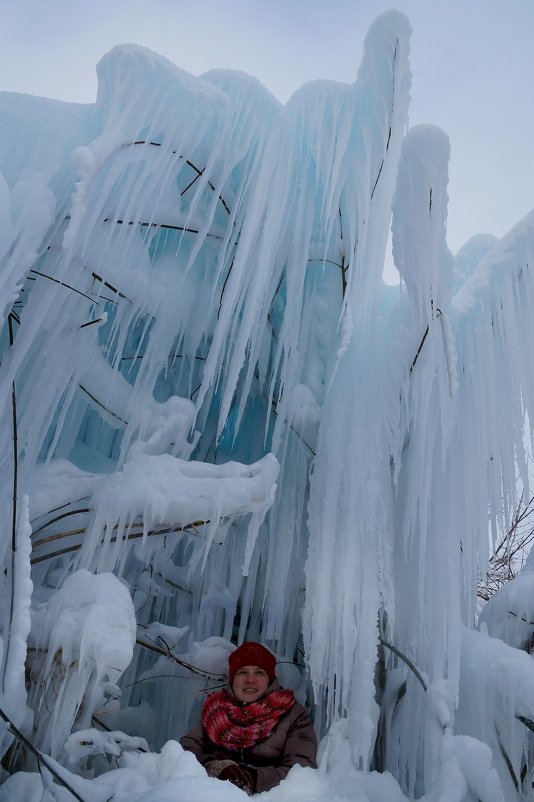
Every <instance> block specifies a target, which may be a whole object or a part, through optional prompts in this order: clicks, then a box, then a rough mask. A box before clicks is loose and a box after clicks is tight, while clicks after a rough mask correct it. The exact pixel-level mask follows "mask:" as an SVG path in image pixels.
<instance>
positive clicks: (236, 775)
mask: <svg viewBox="0 0 534 802" xmlns="http://www.w3.org/2000/svg"><path fill="white" fill-rule="evenodd" d="M254 775H255V771H254V769H251V768H249V767H248V766H245V765H244V764H243V763H233V764H232V765H230V766H226V768H224V769H223V770H222V771H221V773H220V774H219V780H229V781H230V782H231V783H233V785H237V787H238V788H241V789H242V790H243V791H246V793H247V794H249V795H250V794H252V793H254V788H255V786H256V778H255V776H254Z"/></svg>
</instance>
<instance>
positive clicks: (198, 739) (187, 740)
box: [180, 721, 217, 766]
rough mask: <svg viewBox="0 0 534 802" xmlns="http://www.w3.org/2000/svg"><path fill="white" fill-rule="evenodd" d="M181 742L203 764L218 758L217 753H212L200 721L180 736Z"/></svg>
mask: <svg viewBox="0 0 534 802" xmlns="http://www.w3.org/2000/svg"><path fill="white" fill-rule="evenodd" d="M180 744H181V745H182V746H183V748H184V749H186V750H187V751H188V752H192V753H193V754H194V755H195V756H196V759H197V760H198V762H199V763H202V765H203V766H204V764H205V763H209V761H210V760H216V759H217V758H216V756H215V755H213V754H210V750H209V746H208V744H209V741H208V738H207V737H206V733H205V732H204V727H203V726H202V722H200V721H199V722H198V723H197V724H195V726H194V727H193V729H191V730H189V732H188V733H186V734H185V735H183V736H182V737H181V738H180Z"/></svg>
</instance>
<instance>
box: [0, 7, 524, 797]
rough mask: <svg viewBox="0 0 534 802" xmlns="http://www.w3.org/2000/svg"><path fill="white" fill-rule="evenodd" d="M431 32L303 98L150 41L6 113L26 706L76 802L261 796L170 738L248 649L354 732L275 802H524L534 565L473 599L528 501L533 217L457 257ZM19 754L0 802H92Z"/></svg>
mask: <svg viewBox="0 0 534 802" xmlns="http://www.w3.org/2000/svg"><path fill="white" fill-rule="evenodd" d="M409 37H410V26H409V24H408V21H407V20H406V18H405V17H404V15H402V14H401V13H399V12H388V13H387V14H385V15H383V16H382V17H379V18H378V19H377V20H376V22H375V23H374V24H373V26H372V27H371V29H370V31H369V34H368V36H367V39H366V44H365V49H364V57H363V61H362V64H361V67H360V69H359V72H358V76H357V80H356V82H355V83H354V84H353V85H342V84H334V83H330V82H324V81H318V82H315V83H312V84H309V85H307V86H304V87H302V88H301V89H300V90H299V91H298V92H297V93H296V94H295V95H294V97H293V98H292V99H291V100H290V101H289V103H288V104H287V106H282V105H281V104H279V103H278V102H277V101H276V100H275V99H274V98H273V97H272V96H271V95H270V94H269V93H268V92H267V91H266V90H265V89H264V88H263V87H262V86H261V85H260V84H259V83H258V82H256V81H255V80H254V79H252V78H250V77H248V76H246V75H244V74H240V73H235V72H231V71H223V70H221V71H212V72H209V73H207V74H206V75H204V76H202V77H200V78H196V77H193V76H191V75H188V74H187V73H185V72H182V71H180V70H179V69H178V68H176V67H175V66H174V65H172V64H170V63H169V62H167V61H166V60H165V59H163V58H161V57H159V56H157V55H156V54H154V53H152V52H150V51H148V50H146V49H144V48H141V47H137V46H122V47H117V48H115V49H114V50H112V51H111V52H110V53H109V54H108V55H106V56H105V57H104V58H103V59H102V61H101V62H100V64H99V65H98V76H99V89H98V96H97V100H96V103H95V104H94V105H83V106H81V105H76V104H67V103H60V102H56V101H51V100H44V99H41V98H33V97H27V96H21V95H14V94H10V93H2V94H0V109H1V113H2V118H3V120H4V121H5V124H4V126H3V127H2V129H1V131H0V232H1V236H0V307H1V311H2V322H3V328H2V335H1V340H0V354H1V366H0V410H1V415H2V422H3V425H2V427H1V429H0V475H1V476H2V477H3V481H2V482H1V483H0V521H1V531H2V533H3V536H2V540H1V542H0V559H1V560H2V565H3V573H2V576H3V581H2V586H1V587H2V611H3V612H2V621H1V624H2V629H1V637H2V641H1V645H2V665H1V672H2V673H1V677H0V708H1V709H2V711H3V712H4V713H5V714H6V715H7V716H8V717H9V718H10V719H11V721H12V722H13V725H14V726H16V727H18V728H19V729H20V730H21V731H22V733H23V734H25V735H26V736H27V737H29V738H30V740H31V739H32V738H33V741H34V743H35V745H36V746H37V747H38V748H40V749H41V750H42V751H43V752H44V753H46V754H47V755H48V756H49V760H50V761H51V763H50V766H52V768H53V767H54V766H56V768H57V771H58V772H59V773H60V774H61V772H63V774H62V775H61V776H63V777H65V778H68V781H69V783H70V785H71V787H72V788H73V789H75V790H76V792H77V793H78V794H79V796H80V797H81V798H82V799H86V800H89V799H91V800H93V799H94V800H100V799H102V800H103V799H109V798H111V797H110V794H114V796H113V799H115V800H117V802H119V800H121V799H124V800H126V799H128V800H134V799H136V800H137V799H139V800H141V799H143V800H147V802H148V800H152V802H155V800H166V799H171V798H172V799H173V800H175V801H176V800H180V799H184V800H185V799H187V800H189V802H190V800H191V799H193V798H198V799H202V800H208V799H211V798H213V799H217V800H224V799H227V798H228V800H230V799H237V798H238V797H239V795H241V797H242V792H241V791H239V790H238V789H236V788H234V787H233V786H228V785H227V784H224V785H223V784H222V783H220V782H218V781H214V780H211V779H210V778H207V777H206V776H205V772H204V770H203V769H202V768H201V767H200V766H199V765H198V764H197V763H196V761H195V760H194V758H192V756H191V755H187V754H184V753H183V752H182V750H181V748H180V747H179V746H178V745H177V744H176V743H175V740H176V739H177V738H178V737H179V736H180V735H181V734H183V732H184V731H185V729H186V728H187V726H188V724H189V722H190V721H192V719H193V718H195V716H197V715H198V711H199V708H200V703H201V699H202V695H201V692H202V691H203V690H204V689H206V688H208V687H213V686H214V685H215V686H216V685H217V684H220V683H221V682H223V681H224V672H225V667H226V661H227V655H228V652H229V650H230V649H231V648H233V647H232V644H235V643H239V642H241V641H242V640H243V639H245V638H247V639H257V640H261V641H263V642H265V643H266V644H267V645H269V646H270V647H271V648H272V649H273V651H275V652H276V654H277V656H278V659H279V661H280V665H279V674H280V677H281V678H282V680H283V682H284V683H285V684H287V685H290V686H291V687H293V688H294V689H295V690H296V692H297V695H298V696H299V698H300V699H301V700H302V701H304V702H307V703H308V704H310V705H311V707H312V710H313V714H314V718H315V724H316V728H317V730H318V733H319V734H320V735H321V736H325V737H324V740H323V743H322V747H321V755H322V757H321V765H320V769H319V771H317V772H313V771H312V770H309V769H300V768H299V767H296V768H295V770H294V771H292V772H291V773H290V776H289V777H288V779H287V780H286V781H284V783H282V785H281V786H280V787H279V788H277V789H273V791H271V792H269V794H268V796H269V798H270V799H272V800H273V802H276V800H280V801H281V800H286V799H291V800H297V802H298V800H299V799H303V800H304V799H306V800H314V799H317V800H322V801H323V802H324V801H325V800H328V799H336V800H358V801H361V802H374V800H380V802H400V800H404V799H406V798H413V797H422V796H424V799H425V800H428V802H438V800H439V801H440V802H441V801H443V802H445V801H446V802H468V801H469V800H474V799H478V800H479V801H480V802H500V801H501V800H506V802H515V800H522V799H528V798H530V797H529V794H531V792H532V782H533V777H534V757H533V750H534V746H533V740H532V739H533V732H532V731H533V729H534V724H533V721H534V684H533V680H532V677H533V664H532V656H531V655H528V654H527V653H525V651H528V650H529V649H530V651H532V632H533V631H534V623H533V619H534V606H533V604H532V597H533V582H532V578H533V576H534V570H533V566H532V565H530V566H529V565H528V564H527V566H526V568H525V570H524V572H523V573H522V574H520V575H519V577H518V578H517V579H516V580H514V582H513V583H511V584H510V585H509V586H508V587H506V588H504V589H503V590H502V591H501V593H500V594H499V595H498V596H497V597H496V598H495V599H494V600H493V601H492V602H491V603H490V604H488V606H487V608H486V609H485V610H484V613H483V616H482V623H481V624H480V628H479V626H478V623H477V609H476V583H477V577H478V575H479V572H480V571H481V570H484V567H485V562H486V560H487V551H488V509H489V515H490V530H491V533H493V536H495V533H496V532H497V531H498V528H499V526H506V523H507V522H508V521H509V519H510V516H511V511H512V509H513V505H514V493H515V483H516V478H517V475H519V477H520V479H521V481H522V482H523V484H524V485H525V486H528V478H529V477H528V465H527V456H526V452H525V445H524V429H525V420H526V417H527V416H528V420H530V421H532V420H534V370H532V355H531V343H532V341H533V339H534V315H533V314H532V309H533V308H534V307H533V300H534V277H533V272H532V271H533V265H534V213H531V214H530V215H528V216H527V217H525V219H524V220H522V221H521V222H519V223H518V224H517V226H516V227H515V228H514V229H513V230H512V231H510V233H509V234H508V235H507V236H506V237H504V238H503V239H502V240H501V241H497V240H496V239H495V238H494V237H491V236H489V235H479V236H477V237H474V238H473V239H472V240H471V241H470V242H469V243H468V244H467V245H466V246H465V248H463V249H462V250H461V251H460V253H459V254H458V256H457V257H456V260H454V259H453V256H452V255H451V253H450V251H449V249H448V247H447V241H446V220H447V202H448V198H447V171H448V160H449V143H448V139H447V136H446V135H445V134H444V133H443V132H442V131H441V130H439V129H437V128H435V127H433V126H431V125H425V126H419V127H416V128H413V129H411V130H408V105H409V90H410V82H411V75H410V69H409V60H408V58H409ZM390 225H391V229H392V233H393V254H394V260H395V264H396V266H397V268H398V270H399V272H400V274H401V278H402V284H401V289H400V290H399V289H398V288H392V287H386V286H385V285H384V283H383V280H382V271H383V263H384V254H385V249H386V244H387V239H388V232H389V229H390ZM30 569H31V578H30ZM30 613H31V621H30ZM30 623H31V627H30ZM24 665H25V666H26V675H25V673H24ZM142 739H144V740H142ZM145 742H146V743H145ZM0 744H1V747H2V754H3V755H4V756H5V759H4V760H3V766H5V767H6V768H9V770H15V769H18V770H19V772H18V773H16V774H13V776H12V777H11V778H10V779H9V780H7V782H6V783H4V785H3V786H2V787H0V799H7V798H9V799H16V798H20V799H27V800H30V799H36V800H37V799H39V800H40V799H41V798H43V799H45V798H49V799H52V798H57V799H59V798H62V799H63V798H67V796H68V792H67V791H66V790H65V789H61V788H60V786H59V785H57V782H54V780H53V777H52V774H50V772H49V771H48V769H44V768H43V769H42V772H41V776H40V775H38V774H36V773H34V772H35V768H36V765H35V762H33V758H32V756H31V755H30V754H29V753H28V752H27V751H24V749H22V747H21V746H20V744H19V743H18V742H17V741H15V740H14V737H13V735H12V732H11V731H10V730H9V729H8V728H7V727H5V728H4V729H3V730H2V731H1V732H0ZM145 748H148V749H150V750H151V752H150V753H149V754H145V753H144V751H143V750H144V749H145ZM156 752H159V754H155V753H156ZM24 769H27V770H29V772H26V773H24V772H23V771H21V770H24ZM43 787H44V788H45V796H43ZM46 794H48V797H47V796H46ZM62 794H63V795H64V796H62Z"/></svg>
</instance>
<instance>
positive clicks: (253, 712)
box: [180, 641, 317, 794]
mask: <svg viewBox="0 0 534 802" xmlns="http://www.w3.org/2000/svg"><path fill="white" fill-rule="evenodd" d="M228 681H229V682H228V684H229V687H228V688H227V689H225V690H224V691H218V692H217V693H212V694H210V696H208V697H207V699H206V701H205V702H204V705H203V707H202V714H201V720H200V721H199V723H198V724H197V725H196V726H195V727H193V729H192V730H190V731H189V732H188V733H187V735H184V736H183V738H181V739H180V743H181V744H182V746H183V748H184V749H188V750H189V751H190V752H193V753H194V754H195V755H196V757H197V759H198V760H199V761H200V763H202V765H203V766H204V768H205V769H206V771H207V772H208V774H209V776H210V777H218V778H219V779H220V780H229V781H230V782H232V783H233V784H234V785H237V786H239V787H240V788H242V789H243V790H244V791H246V792H247V793H248V794H254V793H259V792H260V791H268V790H269V789H270V788H273V787H274V786H275V785H278V783H279V782H280V781H281V780H283V779H284V777H285V776H286V774H287V773H288V771H289V769H290V768H291V767H292V766H294V765H295V764H297V763H298V764H299V765H301V766H311V767H312V768H316V767H317V764H316V762H315V757H316V753H317V740H316V738H315V732H314V730H313V725H312V723H311V721H310V718H309V716H308V714H307V713H306V711H305V710H304V708H303V707H302V705H300V704H299V703H298V702H297V701H296V699H295V697H294V695H293V691H290V690H285V689H282V688H280V685H279V684H278V680H277V679H276V658H275V656H274V655H273V654H271V652H270V651H269V650H268V649H266V648H265V647H264V646H262V645H261V644H259V643H254V642H253V641H249V642H247V643H243V644H242V645H241V646H239V647H238V648H237V649H236V650H235V651H233V652H232V653H231V654H230V656H229V658H228Z"/></svg>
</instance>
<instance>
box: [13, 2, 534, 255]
mask: <svg viewBox="0 0 534 802" xmlns="http://www.w3.org/2000/svg"><path fill="white" fill-rule="evenodd" d="M392 7H396V8H398V9H400V10H401V11H404V12H405V13H406V15H407V16H408V18H409V20H410V23H411V25H412V28H413V35H412V43H411V65H412V91H411V96H412V103H411V107H410V108H411V111H410V124H411V125H415V124H417V123H434V124H436V125H439V126H440V127H442V128H443V129H444V130H445V132H446V133H447V134H448V136H449V138H450V142H451V163H450V184H449V198H450V203H449V221H448V240H449V247H450V248H451V250H452V251H453V252H456V251H457V250H458V249H459V248H460V247H461V245H462V244H463V243H464V242H465V241H466V240H467V239H469V237H470V236H472V235H473V234H477V233H481V232H490V233H493V234H496V235H497V236H499V237H500V236H502V235H503V234H505V233H506V231H507V230H508V229H509V228H511V227H512V225H514V224H515V223H516V222H517V221H518V220H519V219H521V218H522V217H523V216H524V215H525V214H526V213H527V212H528V211H530V209H531V208H533V207H534V44H533V42H534V0H397V2H396V3H395V2H393V3H391V2H387V1H386V2H384V1H383V0H321V2H319V0H311V1H310V2H305V0H285V2H283V1H282V0H197V1H196V2H194V0H190V1H189V2H184V1H183V0H83V2H82V0H0V20H1V29H0V75H1V80H0V90H7V91H14V92H26V93H29V94H34V95H42V96H45V97H53V98H57V99H60V100H69V101H77V102H94V100H95V97H96V89H97V81H96V72H95V66H96V64H97V62H98V61H99V59H100V58H101V57H102V55H104V53H106V52H107V51H108V50H109V49H110V48H111V47H113V46H114V45H116V44H123V43H126V42H135V43H137V44H141V45H145V46H146V47H149V48H151V49H152V50H155V51H156V52H158V53H161V54H162V55H164V56H166V57H167V58H168V59H170V60H171V61H173V62H174V63H175V64H177V65H178V66H179V67H181V68H183V69H185V70H188V71H189V72H191V73H193V74H195V75H198V74H201V73H202V72H204V71H206V70H208V69H211V68H213V67H231V68H234V69H240V70H244V71H245V72H248V73H249V74H251V75H253V76H255V77H256V78H258V79H259V80H260V81H261V82H262V83H263V84H264V85H265V86H266V87H267V88H268V89H270V90H271V92H272V93H273V94H274V95H275V96H276V97H278V98H279V99H280V100H281V101H283V102H285V101H286V100H287V99H288V98H289V97H290V95H291V94H292V93H293V92H294V91H295V89H297V88H298V87H299V86H300V85H301V84H303V83H305V82H306V81H309V80H314V79H316V78H330V79H334V80H337V81H345V82H348V83H352V82H353V81H354V80H355V77H356V73H357V70H358V66H359V64H360V60H361V54H362V45H363V40H364V38H365V34H366V32H367V29H368V28H369V25H370V23H371V22H372V20H373V19H374V18H375V17H376V16H378V14H380V13H382V12H383V11H386V10H388V9H389V8H392Z"/></svg>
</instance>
